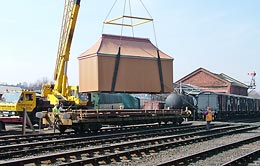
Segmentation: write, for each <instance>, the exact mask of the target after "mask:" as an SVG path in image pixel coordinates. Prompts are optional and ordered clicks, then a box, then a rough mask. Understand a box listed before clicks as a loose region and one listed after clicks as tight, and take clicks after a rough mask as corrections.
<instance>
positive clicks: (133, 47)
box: [78, 34, 173, 60]
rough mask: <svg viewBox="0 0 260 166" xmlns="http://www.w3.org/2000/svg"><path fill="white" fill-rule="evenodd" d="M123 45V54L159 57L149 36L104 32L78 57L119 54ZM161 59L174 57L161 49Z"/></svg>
mask: <svg viewBox="0 0 260 166" xmlns="http://www.w3.org/2000/svg"><path fill="white" fill-rule="evenodd" d="M119 47H121V53H120V54H121V56H128V57H142V58H157V47H156V46H154V45H153V44H152V43H151V41H150V40H149V39H147V38H136V37H127V36H116V35H107V34H103V35H102V37H101V38H100V39H99V40H98V42H97V43H96V44H94V45H93V46H92V47H91V48H90V49H88V50H87V51H85V52H84V53H82V54H81V55H80V56H79V57H78V58H79V59H84V58H87V57H90V56H96V55H104V56H113V55H117V53H118V49H119ZM159 54H160V58H161V59H171V60H172V59H173V58H172V57H171V56H169V55H167V54H165V53H163V52H162V51H160V50H159Z"/></svg>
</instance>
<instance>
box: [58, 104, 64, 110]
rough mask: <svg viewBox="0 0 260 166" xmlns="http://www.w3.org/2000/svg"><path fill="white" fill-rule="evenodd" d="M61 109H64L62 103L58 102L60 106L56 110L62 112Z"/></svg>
mask: <svg viewBox="0 0 260 166" xmlns="http://www.w3.org/2000/svg"><path fill="white" fill-rule="evenodd" d="M62 111H64V108H63V104H62V103H60V107H59V110H58V112H62Z"/></svg>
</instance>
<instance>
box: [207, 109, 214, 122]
mask: <svg viewBox="0 0 260 166" xmlns="http://www.w3.org/2000/svg"><path fill="white" fill-rule="evenodd" d="M212 119H213V113H212V112H211V111H208V114H207V115H206V121H207V122H211V121H212Z"/></svg>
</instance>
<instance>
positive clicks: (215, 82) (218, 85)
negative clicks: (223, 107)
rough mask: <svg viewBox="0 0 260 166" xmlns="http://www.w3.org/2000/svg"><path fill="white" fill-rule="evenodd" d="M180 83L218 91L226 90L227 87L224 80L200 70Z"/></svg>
mask: <svg viewBox="0 0 260 166" xmlns="http://www.w3.org/2000/svg"><path fill="white" fill-rule="evenodd" d="M182 83H185V84H191V85H195V86H198V87H201V88H203V89H206V90H210V91H212V90H217V91H218V92H227V87H228V84H226V83H225V82H224V81H221V80H220V79H217V78H215V77H214V76H212V75H210V74H208V73H205V72H202V71H201V72H199V73H197V74H195V75H193V76H192V77H189V78H188V79H186V80H184V82H182Z"/></svg>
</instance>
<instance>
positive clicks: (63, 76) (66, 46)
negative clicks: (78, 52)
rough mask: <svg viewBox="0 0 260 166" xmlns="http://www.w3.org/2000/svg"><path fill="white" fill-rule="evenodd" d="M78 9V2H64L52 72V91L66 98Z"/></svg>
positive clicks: (71, 0) (72, 0)
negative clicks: (69, 63)
mask: <svg viewBox="0 0 260 166" xmlns="http://www.w3.org/2000/svg"><path fill="white" fill-rule="evenodd" d="M79 7H80V0H66V1H65V6H64V12H63V19H62V26H61V33H60V39H59V47H58V53H57V59H56V66H55V70H54V80H55V85H54V91H56V92H58V93H61V94H62V95H63V96H66V87H67V80H68V78H67V67H68V61H69V55H70V47H71V43H72V38H73V34H74V29H75V26H76V21H77V17H78V12H79Z"/></svg>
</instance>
